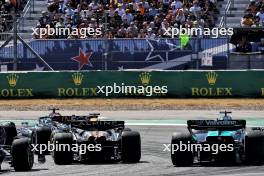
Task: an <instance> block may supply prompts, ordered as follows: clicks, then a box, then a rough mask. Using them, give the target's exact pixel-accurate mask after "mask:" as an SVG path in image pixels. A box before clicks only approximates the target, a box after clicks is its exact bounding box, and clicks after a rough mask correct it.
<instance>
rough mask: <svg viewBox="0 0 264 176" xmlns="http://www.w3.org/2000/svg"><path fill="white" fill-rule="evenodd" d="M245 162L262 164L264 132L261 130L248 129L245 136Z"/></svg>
mask: <svg viewBox="0 0 264 176" xmlns="http://www.w3.org/2000/svg"><path fill="white" fill-rule="evenodd" d="M245 155H246V164H248V165H261V164H264V134H263V132H261V131H253V130H249V131H248V132H247V135H246V137H245Z"/></svg>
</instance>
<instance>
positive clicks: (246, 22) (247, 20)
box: [241, 14, 254, 27]
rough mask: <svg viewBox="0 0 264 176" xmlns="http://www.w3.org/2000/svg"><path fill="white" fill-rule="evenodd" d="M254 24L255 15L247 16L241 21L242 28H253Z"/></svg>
mask: <svg viewBox="0 0 264 176" xmlns="http://www.w3.org/2000/svg"><path fill="white" fill-rule="evenodd" d="M253 24H254V21H253V15H251V14H247V15H245V16H244V17H243V18H242V20H241V26H242V27H251V26H252V25H253Z"/></svg>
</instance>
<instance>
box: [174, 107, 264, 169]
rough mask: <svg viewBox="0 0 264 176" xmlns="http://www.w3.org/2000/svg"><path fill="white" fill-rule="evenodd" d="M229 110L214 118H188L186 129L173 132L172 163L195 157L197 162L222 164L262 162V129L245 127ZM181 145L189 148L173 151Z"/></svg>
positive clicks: (186, 163)
mask: <svg viewBox="0 0 264 176" xmlns="http://www.w3.org/2000/svg"><path fill="white" fill-rule="evenodd" d="M229 113H231V112H226V111H225V112H221V114H224V115H223V117H222V118H221V119H217V120H188V121H187V126H188V130H186V132H182V133H174V134H173V136H172V140H171V160H172V163H173V165H175V166H190V165H192V164H193V163H194V161H195V160H196V161H198V162H200V163H208V162H210V163H212V162H213V163H216V164H225V165H226V164H228V165H230V164H238V163H245V164H249V165H251V164H252V165H255V164H262V163H263V161H264V135H263V129H262V128H257V127H256V128H246V121H245V120H233V119H232V118H231V116H229V115H228V114H229ZM180 145H182V146H183V145H185V146H189V148H188V147H187V148H186V149H187V150H177V151H176V149H179V146H180ZM177 147H178V148H177ZM184 149H185V148H184ZM205 149H206V150H205ZM216 149H217V150H216Z"/></svg>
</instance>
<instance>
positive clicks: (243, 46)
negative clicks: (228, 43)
mask: <svg viewBox="0 0 264 176" xmlns="http://www.w3.org/2000/svg"><path fill="white" fill-rule="evenodd" d="M236 52H241V53H249V52H252V46H251V44H250V43H249V42H248V41H247V38H246V37H245V36H243V37H242V39H241V41H239V43H238V46H237V48H236Z"/></svg>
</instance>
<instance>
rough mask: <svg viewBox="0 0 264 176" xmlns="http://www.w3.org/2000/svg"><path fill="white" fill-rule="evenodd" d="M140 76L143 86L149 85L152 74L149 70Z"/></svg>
mask: <svg viewBox="0 0 264 176" xmlns="http://www.w3.org/2000/svg"><path fill="white" fill-rule="evenodd" d="M139 77H140V81H141V83H142V85H143V86H147V85H148V84H149V83H150V77H151V75H150V74H149V73H147V72H144V73H141V74H140V75H139Z"/></svg>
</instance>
